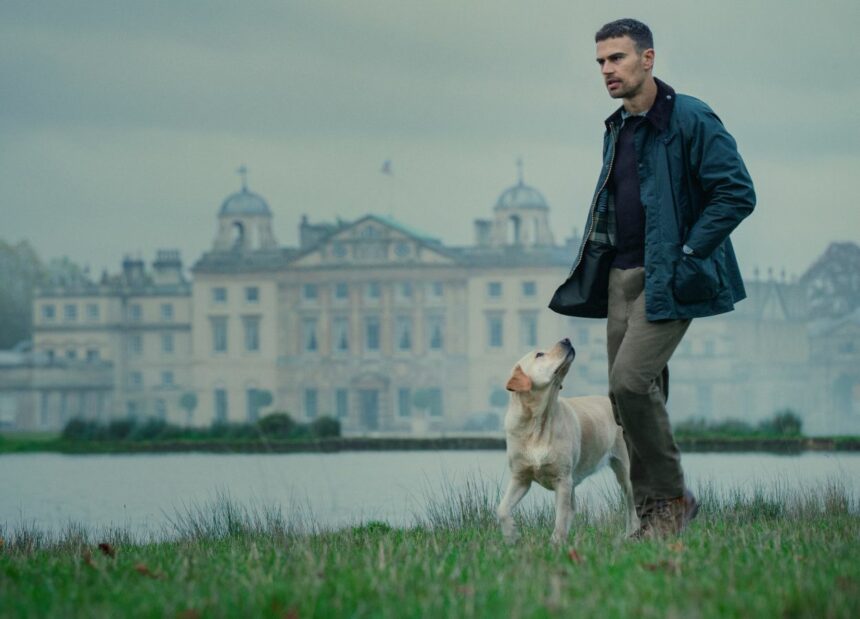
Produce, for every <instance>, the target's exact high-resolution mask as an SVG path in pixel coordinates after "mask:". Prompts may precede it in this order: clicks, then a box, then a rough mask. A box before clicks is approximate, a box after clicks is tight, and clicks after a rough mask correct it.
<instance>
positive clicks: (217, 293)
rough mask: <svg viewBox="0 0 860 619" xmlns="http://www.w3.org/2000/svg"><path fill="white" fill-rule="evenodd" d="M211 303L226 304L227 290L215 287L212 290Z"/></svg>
mask: <svg viewBox="0 0 860 619" xmlns="http://www.w3.org/2000/svg"><path fill="white" fill-rule="evenodd" d="M212 302H213V303H226V302H227V289H226V288H224V287H223V286H216V287H215V288H213V289H212Z"/></svg>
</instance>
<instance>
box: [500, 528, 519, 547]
mask: <svg viewBox="0 0 860 619" xmlns="http://www.w3.org/2000/svg"><path fill="white" fill-rule="evenodd" d="M502 537H503V538H504V540H505V543H506V544H511V545H513V544H516V543H517V542H518V541H520V534H519V532H518V531H517V530H516V529H512V530H510V531H502Z"/></svg>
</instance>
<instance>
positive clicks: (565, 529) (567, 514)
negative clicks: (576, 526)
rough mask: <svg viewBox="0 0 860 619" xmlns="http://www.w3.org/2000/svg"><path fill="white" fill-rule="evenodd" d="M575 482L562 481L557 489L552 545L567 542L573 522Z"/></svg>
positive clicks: (567, 479) (566, 479) (570, 480)
mask: <svg viewBox="0 0 860 619" xmlns="http://www.w3.org/2000/svg"><path fill="white" fill-rule="evenodd" d="M573 500H574V498H573V480H572V479H570V478H569V477H568V478H565V479H561V480H559V482H558V485H556V487H555V529H554V530H553V532H552V538H551V539H552V543H553V544H556V545H558V544H561V543H563V542H564V541H565V540H567V534H568V533H569V532H570V524H571V523H572V522H573Z"/></svg>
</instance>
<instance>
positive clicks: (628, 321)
mask: <svg viewBox="0 0 860 619" xmlns="http://www.w3.org/2000/svg"><path fill="white" fill-rule="evenodd" d="M689 326H690V320H661V321H656V322H649V321H648V320H647V319H646V318H645V269H644V268H642V267H639V268H633V269H614V268H613V269H610V272H609V311H608V317H607V323H606V348H607V357H608V360H609V398H610V400H611V401H612V410H613V413H614V414H615V420H616V421H617V422H618V424H619V425H620V426H621V427H623V428H624V439H625V441H626V442H627V451H628V453H629V454H630V482H631V483H632V485H633V496H634V499H635V501H636V509H637V511H638V512H639V513H640V515H641V513H642V512H643V511H645V510H647V509H648V508H649V507H650V506H651V505H652V504H653V502H654V501H658V500H661V499H673V498H676V497H679V496H681V495H683V493H684V472H683V470H682V469H681V452H680V451H679V450H678V445H677V444H676V443H675V438H674V437H673V436H672V426H671V424H670V423H669V414H668V412H667V411H666V399H667V398H668V397H669V367H668V365H667V364H668V362H669V358H670V357H671V356H672V353H673V352H674V351H675V348H677V346H678V344H679V343H680V342H681V339H682V338H683V337H684V333H686V331H687V328H688V327H689Z"/></svg>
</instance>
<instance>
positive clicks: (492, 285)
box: [487, 282, 502, 299]
mask: <svg viewBox="0 0 860 619" xmlns="http://www.w3.org/2000/svg"><path fill="white" fill-rule="evenodd" d="M487 296H488V297H491V298H494V299H497V298H499V297H501V296H502V282H487Z"/></svg>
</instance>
